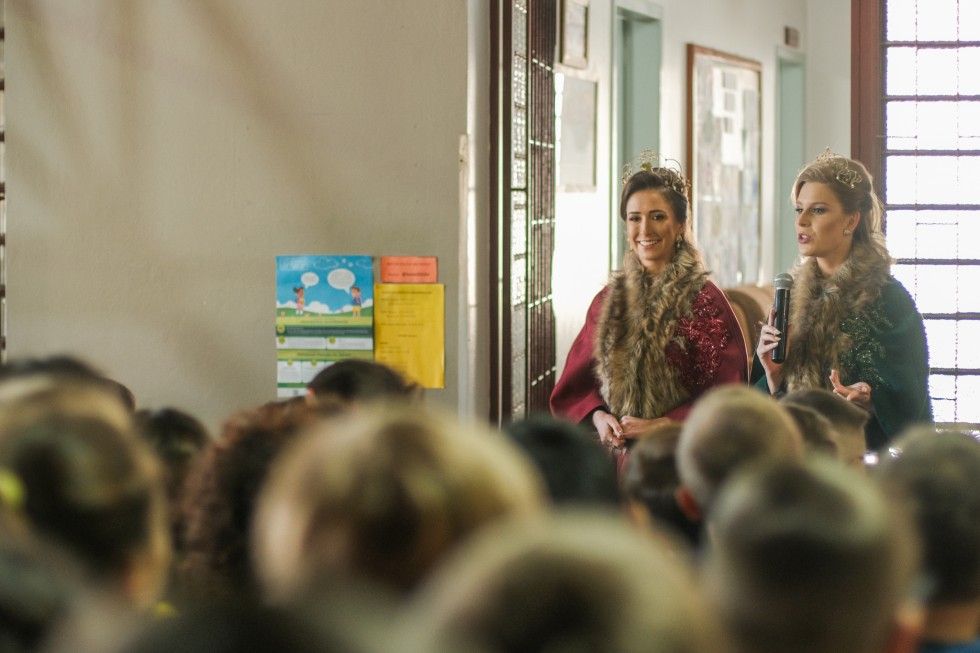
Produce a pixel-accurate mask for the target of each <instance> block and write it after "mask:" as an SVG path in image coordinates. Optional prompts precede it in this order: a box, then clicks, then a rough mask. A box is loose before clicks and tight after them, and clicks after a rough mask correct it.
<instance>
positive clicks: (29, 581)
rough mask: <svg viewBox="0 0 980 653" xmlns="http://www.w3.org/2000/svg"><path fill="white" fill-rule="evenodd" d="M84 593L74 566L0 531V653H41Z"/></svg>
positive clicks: (38, 545)
mask: <svg viewBox="0 0 980 653" xmlns="http://www.w3.org/2000/svg"><path fill="white" fill-rule="evenodd" d="M82 587H83V584H82V579H81V577H80V575H79V574H78V573H77V570H76V569H75V566H74V564H73V563H72V562H71V561H69V560H67V559H65V558H63V557H61V556H59V555H58V553H57V552H54V551H49V550H47V548H46V547H44V546H42V545H41V543H40V542H37V541H34V539H33V538H29V537H24V536H23V535H22V534H15V533H9V532H7V531H6V530H5V529H4V528H3V526H0V651H3V652H4V653H29V652H30V651H38V650H41V647H42V645H43V644H44V643H45V642H46V641H47V639H48V637H49V636H50V634H51V633H52V632H53V631H54V630H55V629H56V628H57V627H58V625H59V624H60V623H61V622H62V620H63V619H64V618H65V616H66V615H67V614H68V613H69V612H70V611H71V609H72V607H73V605H74V604H75V603H76V602H77V601H78V600H80V597H81V595H82Z"/></svg>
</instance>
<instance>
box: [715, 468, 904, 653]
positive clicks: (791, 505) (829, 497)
mask: <svg viewBox="0 0 980 653" xmlns="http://www.w3.org/2000/svg"><path fill="white" fill-rule="evenodd" d="M711 522H712V524H711V533H712V546H711V547H710V549H709V553H708V556H707V559H706V561H705V563H704V568H703V571H702V576H703V579H704V586H705V591H706V592H707V594H708V597H709V600H710V601H711V602H712V604H713V605H714V606H715V608H716V609H717V611H718V613H719V614H720V616H721V618H722V621H723V622H724V624H725V625H726V626H727V627H728V631H729V632H730V634H731V636H732V638H733V641H734V643H735V648H736V650H737V651H738V653H786V652H787V651H793V653H898V652H900V651H905V652H908V653H911V651H912V650H914V645H915V640H916V637H917V635H918V623H919V620H918V619H919V617H920V616H921V615H920V614H918V611H917V610H916V609H915V607H914V606H915V601H914V598H913V596H912V592H913V586H914V582H913V581H914V577H915V570H916V566H917V564H916V562H917V561H916V555H915V550H916V549H915V538H914V533H913V530H912V525H911V522H910V519H909V517H908V515H907V514H906V513H903V512H901V511H900V510H898V509H897V506H894V505H891V504H889V502H888V501H886V499H885V497H884V495H883V494H882V493H881V492H880V490H879V489H878V488H877V487H876V486H875V485H874V484H873V483H872V482H871V480H870V479H868V478H867V477H865V476H862V475H861V474H858V473H857V472H855V471H853V470H850V469H848V468H847V467H845V466H843V465H841V464H840V463H839V462H838V461H836V460H831V459H828V458H826V457H814V458H811V459H809V460H808V461H807V462H806V463H798V462H791V461H778V462H773V463H771V464H769V465H763V466H762V468H751V469H748V470H746V471H745V472H744V473H741V474H739V475H738V477H737V478H735V479H733V481H732V482H731V483H730V484H729V485H728V486H727V487H726V488H725V490H724V491H723V492H722V495H721V497H720V498H719V501H718V504H717V506H716V510H715V512H714V513H713V514H712V517H711Z"/></svg>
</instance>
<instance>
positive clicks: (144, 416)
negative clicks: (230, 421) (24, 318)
mask: <svg viewBox="0 0 980 653" xmlns="http://www.w3.org/2000/svg"><path fill="white" fill-rule="evenodd" d="M134 420H135V423H136V432H137V433H138V434H139V435H140V436H141V437H142V438H143V440H144V441H145V442H147V443H148V444H149V445H150V447H151V448H152V449H153V451H154V452H155V453H156V454H157V458H158V459H159V460H160V461H161V462H162V463H163V471H164V487H165V488H166V490H167V505H168V509H169V512H170V530H171V533H172V535H173V541H174V543H175V544H176V543H179V542H180V536H179V531H180V528H181V524H182V522H183V520H182V518H181V515H180V510H179V507H180V505H181V496H182V493H183V489H184V482H185V481H186V479H187V474H188V472H189V471H190V469H191V466H192V464H193V463H194V462H195V461H196V459H197V457H198V455H199V454H200V453H201V452H202V451H203V450H204V447H205V446H206V445H207V444H208V442H209V441H210V437H209V436H208V432H207V429H206V428H205V427H204V425H203V424H201V422H199V421H198V420H197V419H196V418H195V417H193V416H192V415H188V414H187V413H185V412H182V411H179V410H177V409H176V408H162V409H160V410H154V411H151V410H140V411H137V412H136V414H135V415H134Z"/></svg>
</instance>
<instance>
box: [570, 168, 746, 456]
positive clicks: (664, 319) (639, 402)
mask: <svg viewBox="0 0 980 653" xmlns="http://www.w3.org/2000/svg"><path fill="white" fill-rule="evenodd" d="M624 176H625V179H624V185H623V189H622V192H621V194H620V202H619V216H620V218H621V219H622V220H623V221H624V223H625V227H626V229H625V231H626V240H627V244H628V245H629V251H628V252H627V253H626V255H625V259H624V263H623V269H622V270H620V271H618V272H615V273H614V274H613V275H612V277H611V279H610V281H609V283H608V285H607V286H606V287H605V288H603V289H602V290H601V291H600V292H599V294H597V295H596V296H595V298H594V299H593V300H592V304H591V306H590V307H589V310H588V313H587V314H586V316H585V326H583V327H582V330H581V332H580V333H579V334H578V337H577V338H576V339H575V341H574V342H573V343H572V347H571V350H570V351H569V354H568V358H567V360H566V363H565V368H564V370H563V371H562V375H561V378H559V380H558V382H557V383H556V385H555V388H554V391H553V392H552V394H551V411H552V413H553V414H554V415H555V416H557V417H561V418H564V419H567V420H570V421H572V422H575V423H582V422H584V423H585V424H588V425H592V426H594V428H595V430H596V431H597V432H598V436H599V440H600V441H601V442H602V443H603V444H604V445H606V446H607V447H609V448H612V449H616V450H617V451H618V450H621V449H623V448H624V447H625V446H626V444H627V442H628V441H630V440H632V439H634V438H636V437H637V436H638V435H640V434H641V433H643V432H644V431H646V430H649V429H650V428H651V427H652V426H654V425H655V424H656V423H658V422H661V421H665V420H671V419H673V420H683V419H684V417H685V416H686V415H687V413H688V411H689V410H690V408H691V405H692V404H693V402H694V400H695V399H697V398H698V397H699V396H700V395H701V394H702V393H704V392H705V391H706V390H707V389H709V388H711V387H713V386H716V385H721V384H725V383H744V382H745V380H746V376H747V374H746V371H747V370H746V364H745V345H744V343H743V339H742V332H741V330H740V329H739V326H738V322H737V321H736V318H735V314H734V313H733V312H732V308H731V306H730V305H729V303H728V300H727V299H726V298H725V295H724V294H723V293H722V292H721V290H720V289H719V288H718V287H717V286H715V284H713V283H712V282H711V281H709V280H708V271H707V270H705V269H704V267H703V264H702V261H701V255H700V253H699V252H698V250H697V249H696V248H695V246H694V242H693V235H692V230H691V220H690V219H689V204H688V184H687V181H686V180H685V179H684V177H683V176H682V175H681V174H680V173H678V172H677V171H676V170H673V169H671V168H669V167H664V166H659V167H658V166H657V165H656V162H655V161H651V160H650V158H649V157H648V156H647V155H643V156H641V162H640V163H639V164H637V165H636V166H635V167H631V168H628V170H627V174H626V175H624ZM620 459H621V460H620V465H621V468H622V465H623V464H624V461H625V457H623V456H620Z"/></svg>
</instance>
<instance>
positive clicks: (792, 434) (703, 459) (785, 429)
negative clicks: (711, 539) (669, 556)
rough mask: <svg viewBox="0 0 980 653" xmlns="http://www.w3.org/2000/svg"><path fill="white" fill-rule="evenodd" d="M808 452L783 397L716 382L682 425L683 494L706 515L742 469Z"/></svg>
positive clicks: (680, 468) (679, 457) (687, 502)
mask: <svg viewBox="0 0 980 653" xmlns="http://www.w3.org/2000/svg"><path fill="white" fill-rule="evenodd" d="M802 455H803V439H802V437H801V436H800V432H799V429H798V428H797V427H796V424H795V423H794V422H793V419H792V418H791V417H790V416H789V414H787V413H786V411H785V410H784V409H783V408H782V407H781V406H780V405H779V404H778V403H776V402H775V401H773V400H772V399H771V398H770V397H768V396H766V395H765V394H763V393H761V392H759V391H758V390H755V389H752V388H748V387H745V386H736V385H730V386H725V387H722V388H716V389H714V390H711V391H709V392H708V393H707V394H705V395H704V397H702V398H701V399H700V400H699V401H698V402H697V403H696V404H695V405H694V409H693V410H692V411H691V413H690V415H688V418H687V421H686V422H685V423H684V426H683V428H682V429H681V437H680V442H679V443H678V449H677V462H678V471H679V473H680V477H681V484H682V487H681V489H680V491H679V495H678V496H679V497H680V498H682V502H683V503H684V504H685V506H684V507H685V508H686V509H687V511H688V512H695V511H696V512H700V514H701V515H702V516H704V515H707V514H708V513H709V512H710V510H711V506H712V504H713V503H714V499H715V496H716V495H717V494H718V491H719V490H720V489H721V487H722V485H723V484H724V482H725V481H726V479H728V478H729V477H730V476H731V475H732V474H733V473H734V472H735V471H736V470H737V469H739V468H741V467H743V466H745V465H747V464H749V463H753V462H758V461H761V460H768V459H793V460H799V459H800V458H801V457H802ZM691 503H694V504H696V506H695V507H692V506H691V505H690V504H691Z"/></svg>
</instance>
